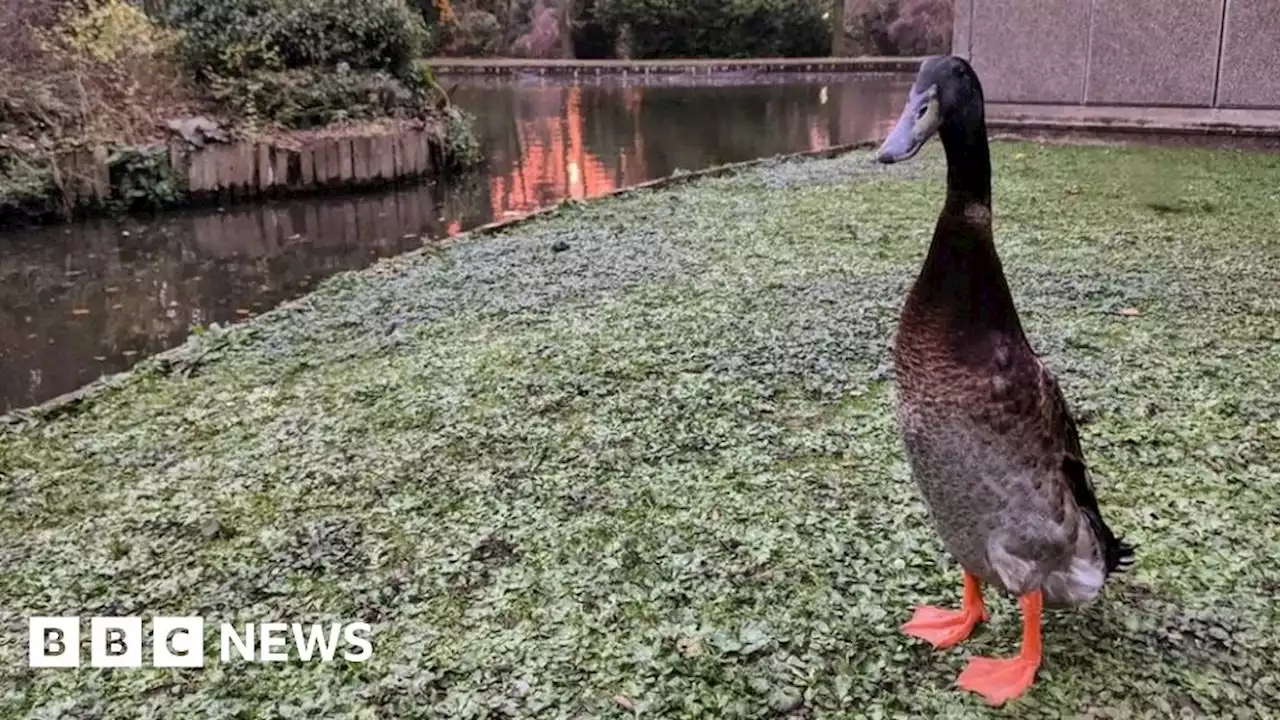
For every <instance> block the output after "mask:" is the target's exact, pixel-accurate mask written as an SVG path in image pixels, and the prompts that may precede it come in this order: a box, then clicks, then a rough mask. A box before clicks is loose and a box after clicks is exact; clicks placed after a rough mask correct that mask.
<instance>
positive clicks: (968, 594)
mask: <svg viewBox="0 0 1280 720" xmlns="http://www.w3.org/2000/svg"><path fill="white" fill-rule="evenodd" d="M986 619H987V609H986V607H985V606H984V605H983V604H982V584H981V583H980V582H979V581H978V576H976V575H973V574H972V573H970V572H969V571H968V570H966V571H965V573H964V600H963V601H962V604H961V606H960V609H959V610H943V609H942V608H937V607H933V606H930V605H925V606H923V607H918V608H916V612H915V614H914V615H912V616H911V619H910V620H908V621H907V622H906V624H905V625H903V626H902V632H904V633H906V634H908V635H910V636H912V637H918V638H920V639H921V640H925V641H928V642H929V643H932V644H933V646H934V647H935V648H938V649H942V648H948V647H951V646H952V645H955V644H956V643H959V642H963V641H964V640H966V639H967V638H968V637H969V635H970V634H972V633H973V628H974V627H976V626H977V625H978V623H979V622H982V621H983V620H986Z"/></svg>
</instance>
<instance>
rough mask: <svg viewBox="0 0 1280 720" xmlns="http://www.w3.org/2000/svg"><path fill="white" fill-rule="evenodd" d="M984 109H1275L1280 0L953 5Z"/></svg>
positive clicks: (955, 44)
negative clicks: (995, 105)
mask: <svg viewBox="0 0 1280 720" xmlns="http://www.w3.org/2000/svg"><path fill="white" fill-rule="evenodd" d="M955 12H956V16H955V29H954V36H953V40H952V52H953V53H955V54H957V55H961V56H964V57H967V58H968V59H969V61H970V62H971V63H973V66H974V68H975V69H977V71H978V72H979V73H980V74H981V75H982V84H983V88H984V90H985V93H986V97H987V100H988V101H990V102H1017V103H1055V104H1069V105H1142V106H1171V107H1224V108H1226V107H1231V108H1280V73H1278V72H1276V68H1280V0H1036V2H1027V1H1026V0H955Z"/></svg>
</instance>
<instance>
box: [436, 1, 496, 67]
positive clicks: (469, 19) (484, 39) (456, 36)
mask: <svg viewBox="0 0 1280 720" xmlns="http://www.w3.org/2000/svg"><path fill="white" fill-rule="evenodd" d="M437 33H438V38H437V39H436V42H437V43H438V45H439V49H440V51H441V52H443V53H446V54H449V55H463V56H467V57H484V56H488V55H496V54H497V53H498V51H499V50H501V49H502V25H501V24H500V23H499V22H498V18H497V17H495V16H494V15H493V13H490V12H485V11H484V10H471V11H467V12H464V13H462V14H460V15H458V16H457V21H456V22H453V23H449V24H447V25H440V26H439V27H438V28H437Z"/></svg>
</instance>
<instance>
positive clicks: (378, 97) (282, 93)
mask: <svg viewBox="0 0 1280 720" xmlns="http://www.w3.org/2000/svg"><path fill="white" fill-rule="evenodd" d="M210 92H211V94H212V96H213V98H214V99H215V100H216V101H217V102H218V103H219V104H220V105H221V106H222V107H223V108H225V109H226V110H228V111H230V112H232V113H234V114H235V115H236V116H237V117H238V118H240V119H241V120H242V121H243V122H245V123H247V124H249V125H256V124H264V123H275V124H279V125H283V126H285V127H289V128H295V129H302V130H305V129H311V128H318V127H323V126H325V125H329V124H332V123H338V122H346V121H351V120H371V119H375V118H384V117H418V116H420V115H421V114H422V113H423V110H424V108H426V107H427V91H426V89H425V88H424V87H419V86H417V85H414V86H410V85H406V84H405V83H404V82H401V81H400V80H399V79H397V78H395V77H392V76H391V75H390V74H388V73H385V72H382V71H372V72H368V71H366V72H360V71H347V72H336V73H335V72H331V71H317V70H310V69H303V70H284V71H270V70H264V71H259V72H256V73H253V74H251V75H249V76H247V77H234V78H221V77H215V78H214V79H213V81H212V83H211V84H210Z"/></svg>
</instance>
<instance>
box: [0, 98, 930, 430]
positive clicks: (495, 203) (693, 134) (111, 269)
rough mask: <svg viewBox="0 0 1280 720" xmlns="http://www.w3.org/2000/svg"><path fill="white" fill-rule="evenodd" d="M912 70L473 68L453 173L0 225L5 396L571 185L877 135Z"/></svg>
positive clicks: (1, 382) (509, 212) (65, 378)
mask: <svg viewBox="0 0 1280 720" xmlns="http://www.w3.org/2000/svg"><path fill="white" fill-rule="evenodd" d="M909 82H910V79H909V78H907V79H898V78H893V79H885V78H880V79H865V78H849V77H845V76H797V75H780V76H773V77H750V76H736V77H735V76H729V75H725V76H718V77H715V78H707V79H700V80H697V81H690V80H689V79H688V78H670V77H659V78H639V77H632V78H629V79H623V78H604V79H596V78H592V79H586V80H582V81H580V82H576V83H575V82H571V81H562V80H548V79H541V78H517V79H474V80H472V79H468V80H467V81H466V84H465V85H463V86H461V87H458V88H456V89H455V91H454V100H455V102H457V103H458V104H460V105H462V106H463V107H466V108H467V109H469V110H471V111H472V112H473V113H474V114H475V115H476V116H477V118H478V121H479V128H478V130H479V132H480V135H481V140H482V142H483V143H484V146H485V150H486V153H487V155H488V161H487V165H486V167H485V168H484V169H483V170H482V171H480V172H478V173H475V174H474V175H473V176H471V177H469V178H466V179H464V180H460V181H458V182H456V183H452V184H426V185H419V186H415V187H411V188H400V189H396V190H394V191H387V192H380V193H376V194H365V195H356V196H350V195H348V196H341V197H333V196H330V197H322V198H309V199H302V200H293V201H286V202H272V203H263V204H255V205H243V206H235V207H229V208H225V209H207V210H201V211H193V212H182V213H171V214H166V215H164V216H161V217H158V218H152V219H147V220H143V219H136V218H134V219H127V220H121V221H106V220H100V221H93V222H85V223H79V224H76V225H71V226H60V227H53V228H42V229H38V230H28V231H23V232H19V233H7V234H5V235H0V410H3V411H7V410H11V409H14V408H18V407H25V406H28V405H33V404H36V403H39V402H42V401H44V400H46V399H48V398H50V397H53V396H55V395H58V394H61V393H64V392H68V391H70V390H74V389H75V388H77V387H80V386H82V385H84V384H86V383H88V382H91V381H92V380H94V379H96V378H97V377H98V376H99V375H102V374H109V373H113V372H118V371H120V370H124V369H126V368H128V367H129V366H131V365H132V364H133V363H135V362H136V361H137V360H139V359H140V358H142V357H145V356H147V355H150V354H152V353H155V352H158V351H161V350H164V349H166V348H168V347H172V346H174V345H176V344H179V343H181V342H182V341H183V340H184V339H185V338H186V337H187V335H188V333H189V332H190V328H191V327H193V326H196V325H201V324H206V325H207V324H210V323H214V322H218V323H227V322H234V321H236V320H240V319H243V318H245V317H248V316H251V315H253V314H255V313H259V312H262V311H264V310H266V309H269V308H270V307H272V306H274V305H276V304H278V303H280V302H282V301H284V300H287V299H289V298H291V297H296V296H297V295H300V294H302V293H305V292H307V291H308V290H310V289H311V288H313V287H314V286H315V283H316V282H317V281H319V280H321V279H323V278H325V277H327V276H329V275H332V274H334V273H336V272H340V271H343V270H348V269H354V268H360V267H364V266H366V265H368V264H369V263H370V262H372V261H373V260H375V259H376V258H378V257H382V256H387V255H394V254H397V253H401V252H404V251H406V250H408V249H411V248H414V247H417V246H419V245H420V244H421V243H422V236H424V235H425V236H427V237H440V236H445V235H450V234H456V233H458V232H462V231H464V230H466V229H468V228H471V227H475V226H476V225H479V224H482V223H485V222H489V221H491V220H493V219H500V218H504V217H512V216H517V215H521V214H524V213H526V212H529V211H531V210H534V209H536V208H538V207H541V206H545V205H548V204H551V203H554V202H557V201H559V200H560V199H563V198H565V197H574V198H584V197H588V196H592V195H597V194H600V193H603V192H608V191H610V190H613V189H615V188H618V187H623V186H627V185H633V184H636V183H640V182H644V181H646V180H650V179H653V178H656V177H662V176H665V175H669V174H671V173H673V172H675V171H676V170H681V169H683V170H695V169H698V168H703V167H707V166H711V165H718V164H722V163H727V162H737V161H741V160H748V159H751V158H755V157H761V156H766V155H773V154H777V153H784V152H795V151H799V150H805V149H817V148H821V147H826V146H829V145H832V144H838V143H849V142H856V141H859V140H864V139H869V138H873V137H878V136H880V135H882V134H883V133H884V132H886V131H887V129H888V127H889V125H890V124H891V123H892V122H893V120H894V119H895V115H896V112H897V110H898V108H900V102H901V100H902V98H903V97H904V95H905V93H906V88H907V87H908V84H909Z"/></svg>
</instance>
